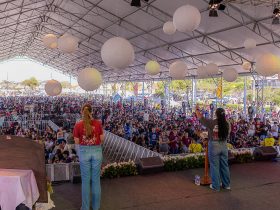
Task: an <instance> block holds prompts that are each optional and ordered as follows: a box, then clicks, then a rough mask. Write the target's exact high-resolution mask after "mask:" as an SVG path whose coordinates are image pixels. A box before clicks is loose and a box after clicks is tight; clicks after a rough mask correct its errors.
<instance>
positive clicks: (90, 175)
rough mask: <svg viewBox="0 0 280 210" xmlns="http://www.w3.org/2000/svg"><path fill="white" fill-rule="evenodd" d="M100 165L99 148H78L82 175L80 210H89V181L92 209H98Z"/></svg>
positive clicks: (100, 153)
mask: <svg viewBox="0 0 280 210" xmlns="http://www.w3.org/2000/svg"><path fill="white" fill-rule="evenodd" d="M101 164H102V147H101V146H80V168H81V175H82V210H90V181H92V188H91V192H92V209H93V210H99V209H100V200H101V186H100V173H101Z"/></svg>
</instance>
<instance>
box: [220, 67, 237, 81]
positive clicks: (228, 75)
mask: <svg viewBox="0 0 280 210" xmlns="http://www.w3.org/2000/svg"><path fill="white" fill-rule="evenodd" d="M237 77H238V73H237V71H236V69H234V68H230V69H226V70H224V72H223V78H224V79H225V80H226V81H228V82H234V81H235V80H236V79H237Z"/></svg>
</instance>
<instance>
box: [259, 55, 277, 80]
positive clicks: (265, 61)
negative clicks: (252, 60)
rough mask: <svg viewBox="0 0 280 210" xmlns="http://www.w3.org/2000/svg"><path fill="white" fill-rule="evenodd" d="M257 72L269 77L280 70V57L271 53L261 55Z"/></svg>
mask: <svg viewBox="0 0 280 210" xmlns="http://www.w3.org/2000/svg"><path fill="white" fill-rule="evenodd" d="M256 72H258V73H259V74H260V75H262V76H265V77H268V76H273V75H275V74H278V73H279V72H280V58H279V57H277V56H276V55H273V54H271V53H267V54H264V55H262V56H260V57H259V58H258V59H257V61H256Z"/></svg>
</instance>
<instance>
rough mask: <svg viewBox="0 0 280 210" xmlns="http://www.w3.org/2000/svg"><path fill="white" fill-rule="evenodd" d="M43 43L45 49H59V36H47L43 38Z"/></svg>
mask: <svg viewBox="0 0 280 210" xmlns="http://www.w3.org/2000/svg"><path fill="white" fill-rule="evenodd" d="M42 41H43V43H44V45H45V47H47V48H50V49H55V48H57V36H56V35H54V34H46V35H45V36H44V37H43V40H42Z"/></svg>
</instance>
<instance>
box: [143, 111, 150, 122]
mask: <svg viewBox="0 0 280 210" xmlns="http://www.w3.org/2000/svg"><path fill="white" fill-rule="evenodd" d="M143 118H144V121H146V122H147V121H149V114H148V113H145V114H144V116H143Z"/></svg>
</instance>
